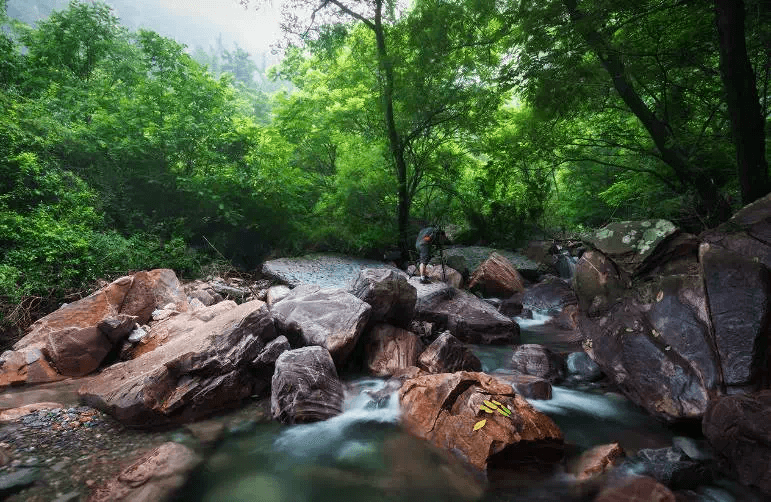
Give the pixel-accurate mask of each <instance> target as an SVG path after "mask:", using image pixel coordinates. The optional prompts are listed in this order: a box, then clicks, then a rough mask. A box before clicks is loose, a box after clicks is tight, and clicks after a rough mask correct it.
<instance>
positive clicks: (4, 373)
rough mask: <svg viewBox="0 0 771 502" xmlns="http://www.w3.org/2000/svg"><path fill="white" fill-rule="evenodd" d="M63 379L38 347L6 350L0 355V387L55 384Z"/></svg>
mask: <svg viewBox="0 0 771 502" xmlns="http://www.w3.org/2000/svg"><path fill="white" fill-rule="evenodd" d="M65 378H67V377H65V376H64V375H61V374H59V373H58V372H57V371H56V370H55V369H54V368H52V367H51V364H50V363H49V362H48V361H47V360H46V358H45V357H44V356H43V351H42V350H41V349H40V348H38V347H35V346H32V347H26V348H23V349H19V350H6V351H5V352H3V354H2V355H0V387H5V386H8V385H20V384H37V383H47V382H56V381H57V380H63V379H65Z"/></svg>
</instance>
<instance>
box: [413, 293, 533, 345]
mask: <svg viewBox="0 0 771 502" xmlns="http://www.w3.org/2000/svg"><path fill="white" fill-rule="evenodd" d="M415 287H416V289H417V291H418V301H417V303H416V306H415V318H416V319H417V320H419V321H427V322H430V323H432V324H433V326H434V330H435V332H436V331H444V330H449V331H450V333H452V334H453V336H455V337H456V338H457V339H458V340H460V341H461V342H464V343H481V344H506V343H516V342H517V341H519V325H518V324H517V323H516V322H514V321H513V320H512V319H511V318H509V317H507V316H505V315H503V314H501V313H500V312H498V311H497V310H496V308H495V307H494V306H492V305H491V304H489V303H487V302H485V301H484V300H482V299H480V298H478V297H476V296H474V295H472V294H470V293H468V292H466V291H463V290H460V289H456V288H453V287H451V286H447V285H446V284H441V283H440V284H437V283H432V284H420V283H418V284H417V285H416V286H415Z"/></svg>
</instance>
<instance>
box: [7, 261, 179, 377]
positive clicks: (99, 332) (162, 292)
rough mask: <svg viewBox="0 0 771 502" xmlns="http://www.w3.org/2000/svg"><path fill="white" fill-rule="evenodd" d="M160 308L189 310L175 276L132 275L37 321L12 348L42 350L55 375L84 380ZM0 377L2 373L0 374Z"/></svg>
mask: <svg viewBox="0 0 771 502" xmlns="http://www.w3.org/2000/svg"><path fill="white" fill-rule="evenodd" d="M165 306H173V308H174V309H175V310H176V311H178V312H185V311H187V310H188V303H187V297H186V296H185V294H184V292H183V291H182V288H181V285H180V283H179V280H178V279H177V276H176V275H175V274H174V271H172V270H169V269H157V270H151V271H149V272H147V271H143V272H137V273H136V274H134V275H133V276H126V277H121V278H120V279H116V280H115V281H113V282H112V283H110V284H108V285H107V286H105V287H104V288H102V289H100V290H99V291H97V292H96V293H93V294H92V295H90V296H87V297H86V298H83V299H81V300H78V301H76V302H72V303H69V304H67V305H64V306H63V307H61V308H60V309H58V310H56V311H54V312H52V313H50V314H48V315H47V316H45V317H42V318H41V319H38V320H37V321H36V322H35V323H34V324H32V326H30V329H29V332H28V334H27V335H26V336H24V337H23V338H22V339H21V340H19V341H18V342H16V344H15V345H14V347H13V348H14V350H16V351H20V350H22V349H27V348H39V349H42V350H43V354H44V355H45V356H46V359H47V360H48V362H50V363H51V366H53V367H54V368H55V369H56V371H57V373H58V374H60V375H65V376H83V375H86V374H88V373H91V372H93V371H94V370H96V369H97V368H98V367H99V366H100V365H101V363H102V361H103V360H104V358H105V357H106V356H107V354H108V353H110V352H111V351H112V349H113V348H114V347H116V346H118V347H119V346H120V344H122V342H123V341H124V340H125V338H126V337H128V335H129V333H130V332H131V330H132V329H133V327H134V325H135V324H136V323H139V324H144V323H146V322H147V321H148V320H149V319H150V316H151V314H152V312H153V311H154V310H155V309H157V308H161V307H165ZM2 373H5V370H4V369H0V375H2ZM28 374H29V373H28ZM38 376H40V375H38ZM54 379H56V378H54ZM3 380H4V378H3V377H2V376H0V381H3Z"/></svg>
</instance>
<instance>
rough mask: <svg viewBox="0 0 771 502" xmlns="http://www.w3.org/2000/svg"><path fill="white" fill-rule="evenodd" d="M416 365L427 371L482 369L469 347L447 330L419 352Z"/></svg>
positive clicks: (480, 363)
mask: <svg viewBox="0 0 771 502" xmlns="http://www.w3.org/2000/svg"><path fill="white" fill-rule="evenodd" d="M418 367H420V368H422V369H424V370H426V371H428V372H429V373H454V372H456V371H482V362H481V361H480V360H479V358H478V357H477V356H476V355H474V353H473V352H472V351H471V349H469V348H468V347H466V346H465V345H464V344H462V343H461V342H460V341H458V339H457V338H455V337H454V336H452V335H451V334H450V332H449V331H445V332H444V333H442V334H440V335H439V336H438V337H437V338H436V340H434V341H433V342H431V345H429V346H428V348H426V350H424V351H423V353H422V354H420V357H419V358H418Z"/></svg>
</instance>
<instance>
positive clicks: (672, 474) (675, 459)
mask: <svg viewBox="0 0 771 502" xmlns="http://www.w3.org/2000/svg"><path fill="white" fill-rule="evenodd" d="M627 462H628V463H629V464H632V465H634V466H635V467H636V469H634V470H635V472H638V473H639V474H643V475H646V476H650V477H652V478H653V479H655V480H656V481H658V482H659V483H661V484H663V485H665V486H667V487H669V488H671V489H673V490H680V489H689V488H696V487H698V486H702V485H706V484H709V483H710V482H711V481H712V476H713V473H712V470H711V468H710V466H709V465H708V463H707V462H702V461H698V460H694V459H692V458H691V457H689V456H688V455H687V454H686V453H685V452H684V451H683V450H681V449H680V448H677V447H669V448H645V449H642V450H639V451H638V452H637V453H636V454H635V455H634V456H633V457H631V458H629V459H628V461H627Z"/></svg>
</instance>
